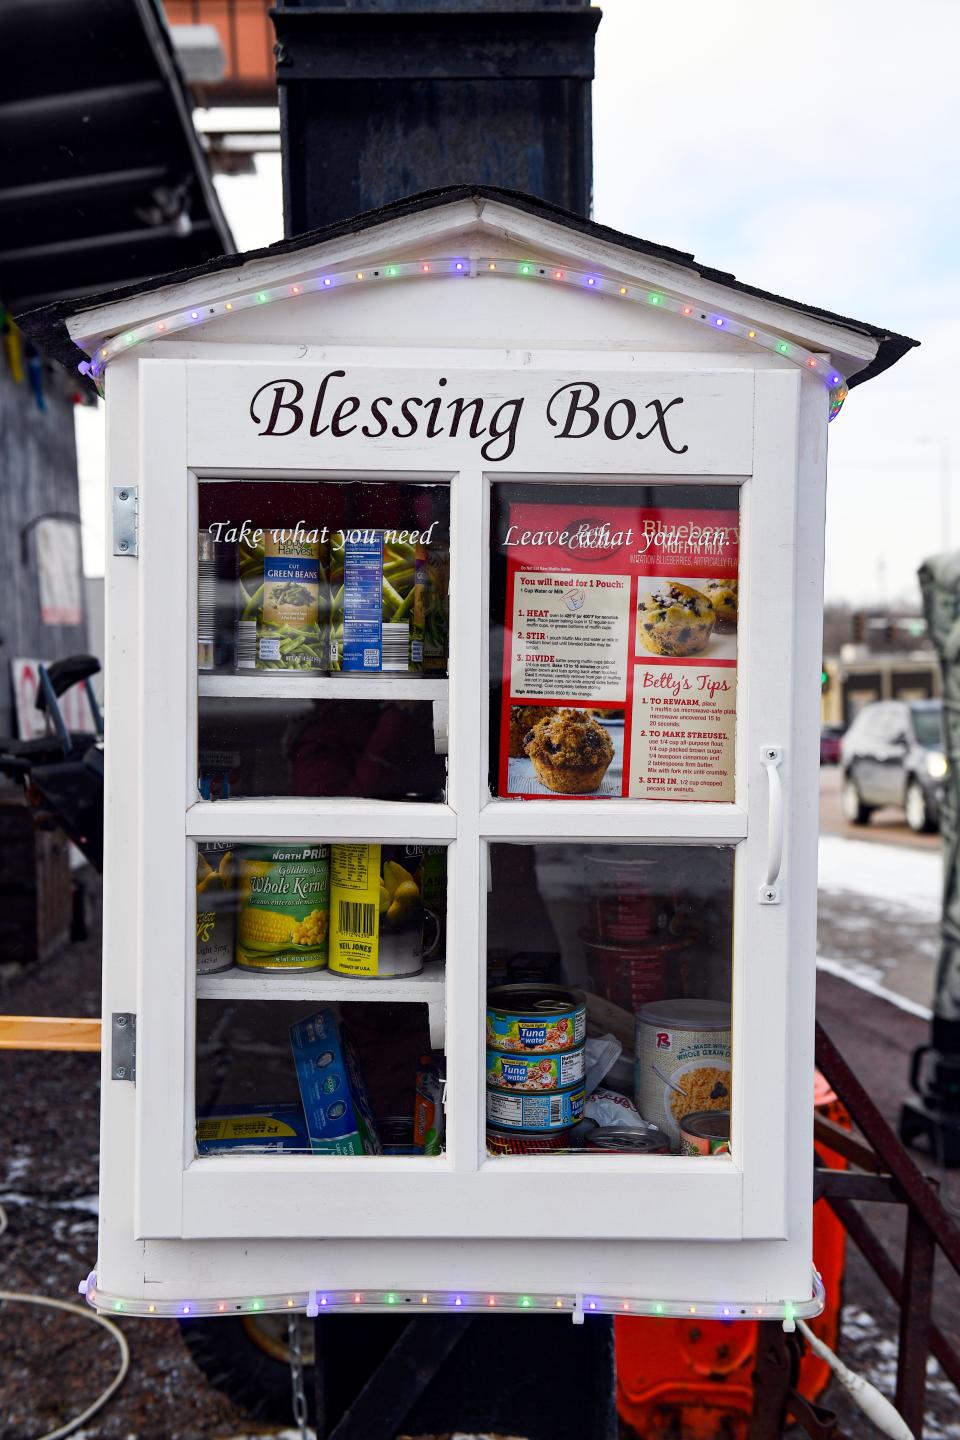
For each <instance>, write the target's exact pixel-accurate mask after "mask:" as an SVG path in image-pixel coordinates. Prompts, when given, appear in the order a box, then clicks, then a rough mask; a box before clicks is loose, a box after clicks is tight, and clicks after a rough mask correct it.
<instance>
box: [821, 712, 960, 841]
mask: <svg viewBox="0 0 960 1440" xmlns="http://www.w3.org/2000/svg"><path fill="white" fill-rule="evenodd" d="M840 764H841V766H842V767H843V788H842V791H841V802H842V806H843V814H844V817H845V818H846V819H847V820H848V821H849V822H850V824H851V825H865V824H866V822H867V821H868V820H869V818H870V816H871V814H872V813H873V811H874V810H876V809H879V807H880V806H881V805H901V806H902V807H903V809H904V810H905V812H906V817H907V824H908V825H909V826H910V829H911V830H914V831H916V832H918V833H919V832H920V831H923V830H936V829H937V828H938V826H939V824H940V812H941V809H942V806H943V795H944V785H945V779H946V774H947V757H946V754H945V751H944V740H943V705H942V702H941V701H939V700H915V701H905V700H879V701H877V702H875V703H874V704H872V705H865V706H864V707H863V709H862V710H861V711H860V712H859V714H858V715H857V717H856V719H855V720H854V722H853V724H852V725H851V726H850V729H849V730H848V731H847V733H846V734H845V735H844V737H843V740H842V741H841V742H840Z"/></svg>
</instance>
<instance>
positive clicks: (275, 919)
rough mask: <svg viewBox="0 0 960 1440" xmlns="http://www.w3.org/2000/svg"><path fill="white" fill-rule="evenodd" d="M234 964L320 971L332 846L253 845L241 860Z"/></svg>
mask: <svg viewBox="0 0 960 1440" xmlns="http://www.w3.org/2000/svg"><path fill="white" fill-rule="evenodd" d="M240 888H241V905H240V916H239V921H238V924H237V964H238V965H240V966H242V967H243V968H244V969H247V970H321V969H323V967H324V966H325V965H326V963H327V943H328V941H327V932H328V928H329V924H330V847H329V846H328V845H292V846H291V845H284V846H265V847H262V848H260V847H251V848H249V849H247V850H246V851H245V852H244V854H243V858H242V860H241V862H240Z"/></svg>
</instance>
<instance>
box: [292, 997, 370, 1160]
mask: <svg viewBox="0 0 960 1440" xmlns="http://www.w3.org/2000/svg"><path fill="white" fill-rule="evenodd" d="M290 1047H291V1049H292V1050H293V1058H294V1063H295V1064H296V1067H297V1082H298V1084H299V1086H300V1099H301V1100H302V1102H303V1111H304V1115H305V1116H306V1121H307V1134H308V1135H309V1138H310V1149H311V1150H312V1151H313V1153H314V1154H315V1155H382V1153H383V1150H382V1147H381V1145H380V1139H379V1136H378V1135H377V1131H376V1127H375V1125H374V1123H373V1115H372V1113H371V1110H370V1102H369V1100H368V1099H367V1092H366V1087H365V1086H364V1083H363V1076H362V1075H361V1073H360V1067H359V1065H358V1064H357V1057H356V1052H355V1051H354V1049H353V1046H352V1044H351V1043H350V1039H349V1036H348V1035H347V1034H346V1032H345V1031H344V1030H343V1028H342V1027H341V1026H340V1025H338V1023H337V1021H336V1020H335V1019H334V1014H333V1011H332V1010H318V1011H317V1013H316V1014H315V1015H311V1016H309V1018H308V1019H306V1020H300V1021H298V1023H297V1024H296V1025H291V1026H290Z"/></svg>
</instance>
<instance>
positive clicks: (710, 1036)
mask: <svg viewBox="0 0 960 1440" xmlns="http://www.w3.org/2000/svg"><path fill="white" fill-rule="evenodd" d="M636 1055H637V1058H636V1069H635V1072H634V1085H635V1094H636V1103H637V1109H638V1110H639V1111H640V1114H641V1115H642V1116H643V1118H644V1120H649V1121H650V1122H651V1124H654V1125H659V1126H661V1127H662V1129H664V1130H665V1131H666V1132H667V1134H668V1135H669V1136H670V1143H671V1147H672V1148H673V1149H674V1150H675V1151H676V1150H678V1149H679V1146H680V1121H681V1120H682V1119H683V1118H684V1116H686V1115H690V1114H694V1113H699V1112H700V1111H703V1110H709V1109H713V1110H728V1109H729V1108H730V1006H729V1005H728V1004H727V1003H726V1002H725V1001H722V1000H660V1001H658V1002H657V1004H655V1005H647V1006H646V1007H645V1008H644V1009H643V1010H641V1011H640V1013H639V1015H638V1016H637V1049H636Z"/></svg>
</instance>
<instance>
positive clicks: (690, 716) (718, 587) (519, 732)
mask: <svg viewBox="0 0 960 1440" xmlns="http://www.w3.org/2000/svg"><path fill="white" fill-rule="evenodd" d="M540 488H541V490H546V488H547V487H540ZM671 488H672V494H671ZM554 493H557V492H554ZM618 493H619V494H621V495H622V494H623V493H624V490H623V489H622V488H620V487H618ZM628 493H629V492H628ZM634 493H636V494H637V495H638V496H639V495H641V494H642V495H644V496H651V497H653V498H654V499H656V498H658V497H660V496H663V497H664V499H666V500H669V501H670V504H669V505H658V504H647V505H622V504H619V503H613V504H608V503H606V502H605V501H604V500H603V499H602V498H601V499H600V500H599V501H594V500H591V499H584V498H582V497H580V498H575V499H564V500H563V502H562V503H550V504H541V503H538V502H535V501H531V502H529V503H528V502H526V501H516V502H514V503H505V504H503V505H502V506H501V509H500V511H499V514H498V517H497V530H496V534H497V543H498V544H499V546H500V550H501V554H502V555H503V557H504V559H505V570H506V593H505V596H504V597H503V618H504V644H503V666H502V676H501V709H500V749H499V757H498V766H497V786H496V788H497V793H498V794H500V795H509V796H520V797H523V798H537V799H550V798H559V797H564V798H570V797H582V798H584V799H586V798H590V799H617V798H620V797H624V796H628V797H631V798H635V799H654V798H662V799H670V800H718V801H730V800H733V798H734V774H733V757H734V733H735V725H736V683H737V614H738V612H737V605H738V594H737V583H738V565H739V539H740V534H739V525H740V521H739V511H738V509H737V492H736V487H734V486H712V487H710V496H709V497H708V500H709V503H710V504H712V505H713V506H714V507H715V508H708V504H706V503H701V504H700V505H690V506H689V507H683V506H681V505H678V504H676V502H675V499H674V497H675V496H676V489H675V487H668V486H665V485H664V486H657V485H649V486H644V487H635V488H634ZM691 493H692V489H688V490H687V491H686V492H685V495H687V496H689V495H691ZM702 493H703V492H702Z"/></svg>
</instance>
